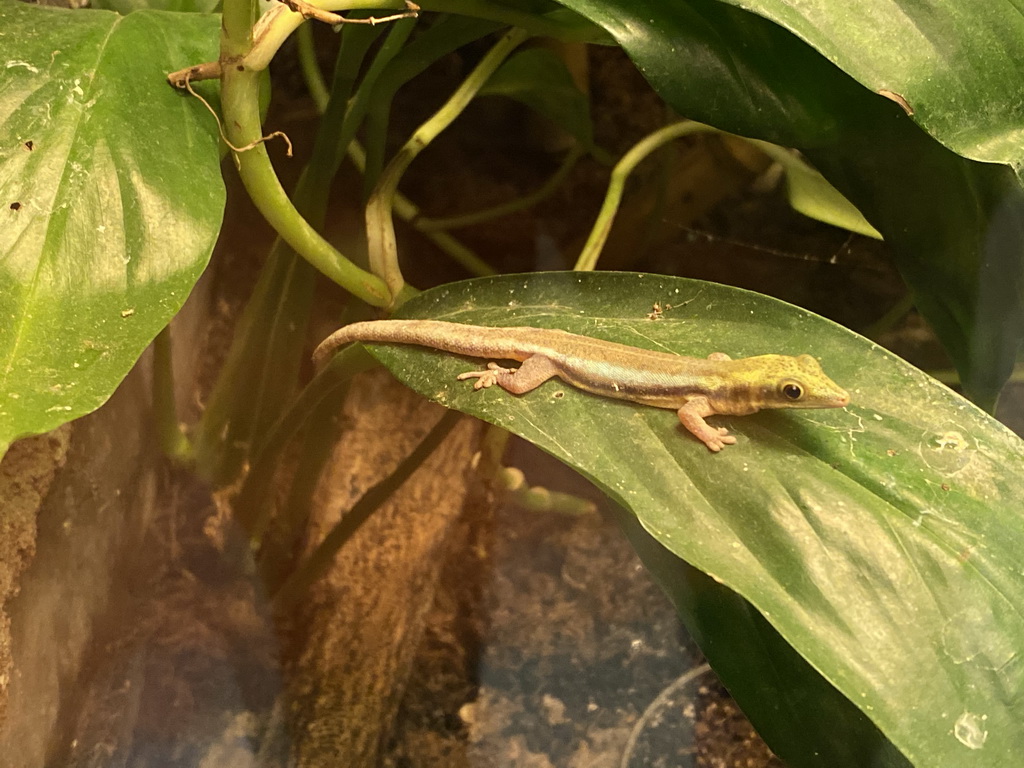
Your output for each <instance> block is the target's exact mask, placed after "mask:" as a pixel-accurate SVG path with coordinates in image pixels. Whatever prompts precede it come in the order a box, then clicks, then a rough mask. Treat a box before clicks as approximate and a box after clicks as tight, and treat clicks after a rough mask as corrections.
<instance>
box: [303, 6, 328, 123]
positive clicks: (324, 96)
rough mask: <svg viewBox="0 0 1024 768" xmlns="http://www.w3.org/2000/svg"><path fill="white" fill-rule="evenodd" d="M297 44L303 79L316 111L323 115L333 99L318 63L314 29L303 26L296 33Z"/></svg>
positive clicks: (307, 25) (306, 25)
mask: <svg viewBox="0 0 1024 768" xmlns="http://www.w3.org/2000/svg"><path fill="white" fill-rule="evenodd" d="M295 41H296V43H297V44H298V50H299V67H300V69H301V70H302V79H303V80H305V81H306V88H307V89H308V90H309V95H310V96H311V97H312V98H313V103H314V104H316V111H317V112H319V113H320V114H321V115H322V114H323V113H324V110H325V109H327V100H328V99H329V98H330V97H331V93H330V91H329V90H328V89H327V83H326V82H325V81H324V76H323V73H322V72H320V66H319V65H318V64H317V61H316V46H315V45H313V27H311V26H310V25H309V24H303V25H302V26H301V27H299V29H298V31H297V32H296V38H295Z"/></svg>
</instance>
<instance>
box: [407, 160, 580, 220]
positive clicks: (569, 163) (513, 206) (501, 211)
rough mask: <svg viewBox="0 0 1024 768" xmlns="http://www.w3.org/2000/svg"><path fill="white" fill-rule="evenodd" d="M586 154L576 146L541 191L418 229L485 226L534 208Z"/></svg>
mask: <svg viewBox="0 0 1024 768" xmlns="http://www.w3.org/2000/svg"><path fill="white" fill-rule="evenodd" d="M585 154H586V150H585V149H583V148H582V147H581V146H579V145H578V144H577V145H576V146H574V147H573V148H572V149H571V150H570V151H569V152H568V154H566V156H565V159H564V160H563V161H562V164H561V165H560V166H559V167H558V170H557V171H555V172H554V173H553V174H552V175H551V178H549V179H548V180H547V181H546V182H544V184H543V185H542V186H541V187H540V188H539V189H537V190H535V191H533V192H531V193H530V194H528V195H524V196H523V197H520V198H518V199H516V200H509V201H508V202H507V203H501V204H500V205H495V206H493V207H491V208H485V209H483V210H482V211H476V212H475V213H464V214H462V215H460V216H449V217H448V218H444V219H429V218H422V219H419V220H418V221H417V222H416V228H417V229H418V230H420V231H421V232H436V231H437V230H439V229H459V228H461V227H471V226H473V225H474V224H483V223H485V222H488V221H490V220H492V219H497V218H500V217H502V216H508V215H509V214H510V213H516V212H517V211H521V210H524V209H526V208H532V207H533V206H535V205H537V204H538V203H540V202H543V201H544V200H546V199H547V198H548V197H550V196H551V195H552V194H554V192H555V190H557V189H558V187H559V186H561V184H562V182H563V181H565V177H566V176H568V175H569V171H571V170H572V169H573V167H574V166H575V165H576V163H577V161H578V160H579V159H580V158H581V157H583V155H585Z"/></svg>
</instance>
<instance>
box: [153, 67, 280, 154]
mask: <svg viewBox="0 0 1024 768" xmlns="http://www.w3.org/2000/svg"><path fill="white" fill-rule="evenodd" d="M199 66H203V65H202V64H200V65H199ZM192 69H195V67H193V68H192ZM218 69H219V66H218ZM183 71H184V72H185V75H184V78H183V80H182V83H183V84H184V87H185V90H187V91H188V92H189V93H191V94H192V95H193V96H195V97H196V98H197V99H199V100H200V101H201V102H202V103H203V106H204V107H206V108H207V109H208V110H209V111H210V114H211V115H213V119H214V120H216V121H217V130H218V131H220V138H221V140H222V141H223V142H224V143H225V144H227V145H228V146H229V147H230V148H231V150H232V151H233V152H248V151H249V150H250V149H252V148H254V147H256V146H258V145H259V144H262V143H263V142H264V141H269V140H270V139H273V138H275V137H277V136H280V137H281V138H282V139H284V143H285V144H286V145H287V147H288V148H287V151H286V154H287V156H288V157H291V156H292V140H291V139H289V138H288V135H287V134H286V133H285V132H284V131H274V132H273V133H268V134H267V135H266V136H261V137H260V138H258V139H256V140H255V141H250V142H249V143H248V144H246V145H245V146H244V147H236V146H235V145H234V144H232V143H231V142H230V141H229V140H228V137H227V135H226V134H225V133H224V125H223V124H222V123H221V121H220V115H218V114H217V111H216V110H215V109H214V108H213V107H211V106H210V102H208V101H207V100H206V99H204V98H203V97H202V96H200V95H199V94H198V93H196V91H195V89H194V88H193V87H192V83H191V80H192V77H191V74H190V72H191V70H183ZM171 84H172V85H173V84H174V82H173V81H171ZM177 87H181V86H177Z"/></svg>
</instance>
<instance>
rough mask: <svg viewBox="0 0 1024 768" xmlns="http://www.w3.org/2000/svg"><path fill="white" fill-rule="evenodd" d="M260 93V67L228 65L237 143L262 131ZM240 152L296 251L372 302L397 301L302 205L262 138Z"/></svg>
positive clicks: (227, 97) (229, 128)
mask: <svg viewBox="0 0 1024 768" xmlns="http://www.w3.org/2000/svg"><path fill="white" fill-rule="evenodd" d="M258 95H259V73H258V72H255V71H251V70H249V69H247V68H245V67H244V66H241V65H239V66H238V67H236V66H227V67H224V71H223V74H222V77H221V101H222V104H223V110H224V123H225V132H226V133H227V136H228V140H229V141H230V142H231V143H232V144H234V145H235V146H246V145H248V144H251V143H252V142H254V141H257V140H258V139H259V138H260V136H261V135H262V134H261V127H260V118H259V107H258V100H257V97H258ZM234 157H235V164H236V165H237V167H238V173H239V176H240V177H241V179H242V183H243V184H244V185H245V188H246V191H247V192H248V193H249V196H250V197H251V198H252V201H253V203H254V204H255V205H256V207H257V208H258V209H259V211H260V213H262V214H263V216H264V217H265V218H266V219H267V221H268V222H269V223H270V225H271V226H272V227H273V228H274V230H275V231H276V232H277V233H278V234H279V235H280V236H281V238H282V239H283V240H284V241H285V242H287V243H288V244H289V245H290V246H291V247H292V248H294V249H295V251H296V253H298V254H299V255H300V256H302V257H303V258H305V259H306V260H308V261H309V262H310V263H311V264H313V266H315V267H316V268H317V269H319V270H320V271H321V272H323V273H324V274H325V275H327V277H329V278H330V279H331V280H333V281H334V282H336V283H337V284H338V285H340V286H341V287H343V288H345V289H346V290H347V291H349V293H351V294H353V295H354V296H356V297H357V298H359V299H362V300H363V301H365V302H366V303H367V304H370V305H372V306H375V307H383V306H387V305H388V304H390V303H391V295H390V294H389V293H388V290H387V286H385V285H384V283H383V282H382V281H381V280H379V279H377V278H376V277H374V276H373V275H371V274H370V273H368V272H366V271H365V270H363V269H360V268H359V267H357V266H356V265H355V264H353V263H352V262H351V261H349V260H348V259H346V258H345V257H344V256H343V255H342V254H341V253H339V252H338V250H337V249H336V248H334V246H332V245H331V244H330V243H329V242H327V241H326V240H325V239H324V238H323V237H321V236H320V234H319V233H318V232H317V231H316V230H315V229H313V227H312V226H310V224H309V222H307V221H306V220H305V219H304V218H303V217H302V215H301V214H300V213H299V212H298V211H297V210H296V208H295V206H294V205H292V202H291V200H289V199H288V195H287V194H286V193H285V191H284V188H283V187H282V186H281V182H280V181H279V180H278V178H277V174H275V173H274V167H273V165H271V163H270V158H269V156H268V155H267V150H266V148H265V147H264V146H263V144H262V143H258V144H256V145H255V146H253V147H252V148H251V149H249V150H247V151H245V152H235V153H234Z"/></svg>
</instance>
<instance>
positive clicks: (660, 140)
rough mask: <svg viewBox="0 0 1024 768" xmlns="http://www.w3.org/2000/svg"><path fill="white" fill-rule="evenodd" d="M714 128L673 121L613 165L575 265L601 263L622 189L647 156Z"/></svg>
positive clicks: (588, 267) (585, 269)
mask: <svg viewBox="0 0 1024 768" xmlns="http://www.w3.org/2000/svg"><path fill="white" fill-rule="evenodd" d="M714 130H715V129H714V128H711V127H710V126H707V125H703V124H702V123H695V122H693V121H690V120H687V121H683V122H679V123H672V124H671V125H666V126H665V127H664V128H659V129H658V130H656V131H654V132H653V133H651V134H649V135H648V136H646V137H644V138H643V139H641V140H640V141H639V142H638V143H637V144H635V145H634V146H633V147H632V148H631V149H630V150H629V151H628V152H627V153H626V154H624V155H623V156H622V159H621V160H619V162H618V163H616V164H615V168H613V169H612V174H611V178H610V179H609V180H608V191H607V192H606V193H605V197H604V203H602V205H601V210H600V212H598V214H597V219H596V220H595V221H594V227H593V228H592V229H591V230H590V237H588V238H587V242H586V244H584V246H583V250H582V251H581V252H580V256H579V258H578V259H577V260H576V266H575V267H573V269H575V270H577V271H583V272H588V271H591V270H593V269H594V267H595V266H596V265H597V258H598V256H600V255H601V249H602V248H604V244H605V242H606V241H607V240H608V234H609V233H610V232H611V229H612V224H613V223H614V221H615V214H616V213H617V212H618V210H619V203H620V202H622V191H623V188H624V187H625V186H626V179H627V178H628V177H629V174H631V173H632V172H633V169H634V168H636V166H637V165H638V164H639V163H640V162H641V161H642V160H643V159H644V158H646V157H647V156H648V155H649V154H651V153H652V152H654V151H655V150H656V149H659V148H660V147H662V146H664V145H665V144H667V143H668V142H670V141H672V140H674V139H678V138H681V137H683V136H689V135H690V134H694V133H707V132H709V131H714Z"/></svg>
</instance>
